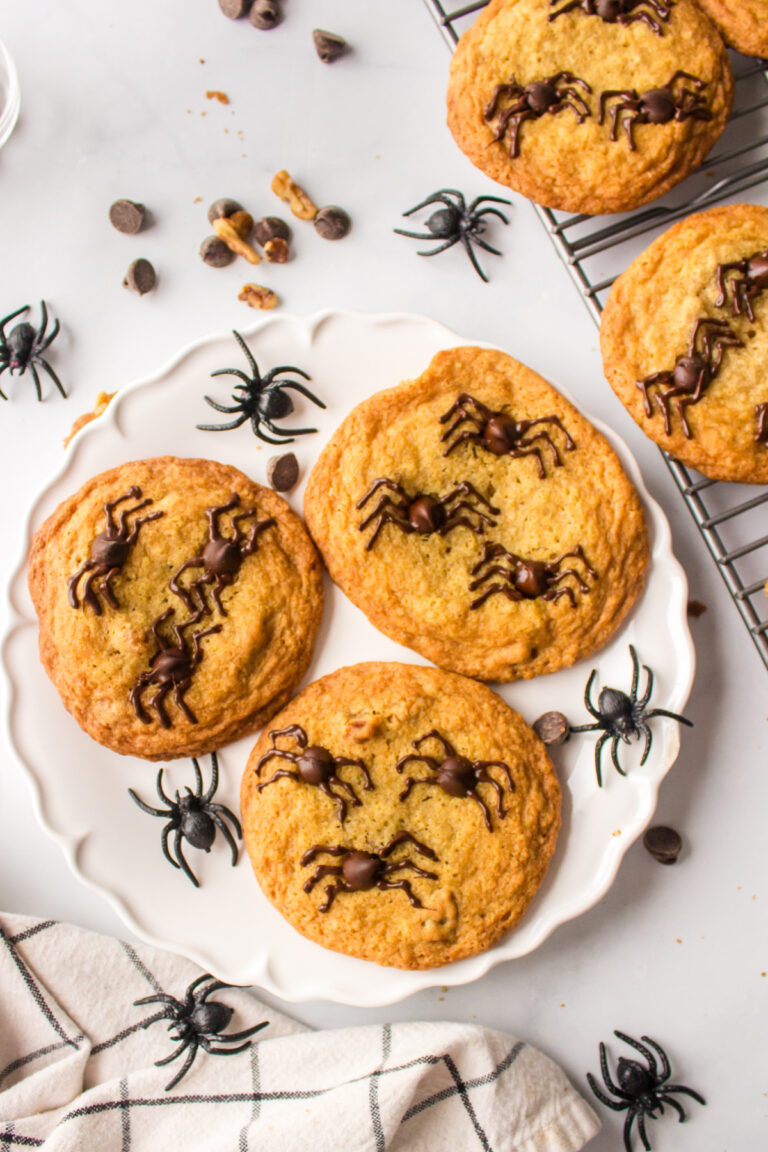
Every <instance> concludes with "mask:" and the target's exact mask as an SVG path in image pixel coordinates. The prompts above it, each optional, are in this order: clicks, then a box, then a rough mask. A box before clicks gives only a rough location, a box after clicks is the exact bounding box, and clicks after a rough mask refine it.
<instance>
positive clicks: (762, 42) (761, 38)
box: [696, 0, 768, 57]
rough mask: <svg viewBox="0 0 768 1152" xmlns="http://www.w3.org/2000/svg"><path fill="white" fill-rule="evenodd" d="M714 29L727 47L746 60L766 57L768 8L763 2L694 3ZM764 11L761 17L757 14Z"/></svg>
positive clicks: (716, 0)
mask: <svg viewBox="0 0 768 1152" xmlns="http://www.w3.org/2000/svg"><path fill="white" fill-rule="evenodd" d="M696 3H697V4H698V5H699V7H700V8H703V9H704V11H705V12H706V14H707V16H709V18H710V19H711V20H713V21H714V23H715V24H716V25H717V27H718V29H719V31H720V33H721V35H722V37H723V39H724V40H725V42H726V44H728V45H729V47H731V48H735V49H736V51H737V52H742V53H743V54H744V55H745V56H758V57H764V56H765V57H768V7H766V4H765V0H757V3H756V4H752V3H750V0H746V2H744V0H696ZM759 6H760V7H762V8H763V13H762V15H761V13H760V12H759V11H758V10H757V8H758V7H759Z"/></svg>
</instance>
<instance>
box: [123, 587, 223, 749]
mask: <svg viewBox="0 0 768 1152" xmlns="http://www.w3.org/2000/svg"><path fill="white" fill-rule="evenodd" d="M172 615H173V608H168V609H166V611H165V612H163V614H162V615H161V616H158V618H157V620H155V622H154V623H153V625H152V634H153V635H154V637H155V640H156V641H157V646H158V647H157V652H156V653H155V655H154V656H153V657H152V659H151V660H150V665H149V668H148V669H147V670H146V672H142V673H141V675H140V676H139V678H138V679H137V681H136V683H135V684H134V686H133V688H132V689H131V693H130V701H131V704H132V705H133V708H134V711H135V712H136V715H137V717H138V718H139V720H141V722H142V724H151V723H152V717H151V716H150V715H149V713H148V712H147V711H146V709H145V708H144V705H143V702H142V696H143V694H144V692H145V690H146V689H147V688H149V687H150V685H153V684H156V685H157V692H155V695H154V696H153V697H152V700H151V701H150V707H151V708H152V709H154V712H155V715H156V716H157V718H158V720H159V721H160V723H161V724H162V726H163V728H170V727H171V721H170V719H169V717H168V713H167V712H166V711H165V708H164V706H163V701H164V700H165V697H166V696H167V695H168V693H169V692H171V691H173V698H174V700H175V701H176V704H177V706H178V707H179V709H180V710H181V711H182V712H183V713H184V715H185V716H186V718H187V720H189V722H190V724H197V717H196V716H195V714H194V712H193V711H192V709H191V708H190V707H189V705H188V704H187V702H186V700H185V699H184V695H185V693H186V692H187V691H188V689H189V687H190V684H191V683H192V675H193V673H194V671H195V668H196V667H197V666H198V664H199V663H200V661H201V660H202V658H203V650H202V648H201V647H200V641H201V640H202V639H203V638H204V637H205V636H211V635H212V634H213V633H214V632H220V631H221V625H220V624H216V625H214V627H213V628H206V629H205V631H203V632H193V634H192V647H191V649H190V648H189V646H188V644H187V641H186V640H185V638H184V635H183V630H184V629H185V628H188V627H189V626H190V625H191V624H194V623H195V620H194V619H192V618H190V619H189V620H185V621H184V623H183V624H174V625H173V633H174V636H175V639H176V643H175V644H171V643H169V642H168V640H167V639H166V638H165V636H163V634H162V632H160V625H161V624H162V623H163V622H164V621H165V620H167V619H168V617H169V616H172Z"/></svg>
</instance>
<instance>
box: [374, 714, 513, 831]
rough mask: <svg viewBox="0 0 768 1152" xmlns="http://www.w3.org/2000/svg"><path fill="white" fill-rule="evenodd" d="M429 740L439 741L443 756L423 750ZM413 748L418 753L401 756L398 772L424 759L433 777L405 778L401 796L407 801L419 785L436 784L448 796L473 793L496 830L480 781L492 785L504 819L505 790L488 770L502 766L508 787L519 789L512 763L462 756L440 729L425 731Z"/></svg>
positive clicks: (471, 795)
mask: <svg viewBox="0 0 768 1152" xmlns="http://www.w3.org/2000/svg"><path fill="white" fill-rule="evenodd" d="M427 740H437V741H438V742H439V744H440V745H441V747H442V756H441V757H440V758H438V757H437V756H426V755H424V753H423V752H420V751H419V749H420V748H421V745H422V744H424V743H425V742H426V741H427ZM412 747H413V748H415V750H416V751H415V752H411V753H409V754H408V755H407V756H401V758H400V759H399V760H398V762H397V764H396V765H395V768H396V769H397V771H398V772H402V771H403V769H404V768H405V766H406V765H407V764H412V763H415V762H421V763H422V764H426V766H427V768H428V769H429V770H430V772H433V773H434V775H433V776H421V777H414V776H408V777H406V781H405V788H404V789H403V791H402V792H401V793H400V799H401V800H405V799H406V798H407V797H408V796H409V795H410V793H411V790H412V789H413V788H414V787H415V785H416V784H428V785H432V784H435V785H437V786H438V787H439V788H442V790H443V792H445V793H446V794H447V795H448V796H455V797H458V798H460V799H464V798H465V797H466V796H469V797H470V799H471V800H474V802H475V804H477V805H478V807H479V808H480V809H481V811H482V813H483V820H484V822H485V826H486V828H487V829H488V831H489V832H493V826H492V824H491V813H490V812H489V810H488V805H487V804H486V803H485V801H484V800H483V798H482V796H481V795H480V793H479V792H478V785H479V784H490V786H491V787H492V788H493V789H494V791H495V792H496V815H497V816H498V817H499V819H500V820H503V819H504V817H505V816H506V811H505V809H504V790H503V788H502V786H501V784H499V782H498V780H494V778H493V776H491V774H490V772H489V771H488V769H489V768H501V769H502V771H503V772H504V775H505V777H506V781H507V787H508V788H509V790H510V792H514V790H515V782H514V780H513V779H512V773H511V771H510V768H509V765H508V764H505V763H504V761H503V760H470V759H468V758H467V757H466V756H461V755H459V753H458V752H457V751H456V749H455V748H454V746H453V744H451V742H450V740H447V739H446V738H445V736H442V735H441V734H440V733H439V732H438V731H437V729H436V728H433V729H432V731H431V732H427V733H425V735H424V736H420V737H419V738H418V740H414V741H413V744H412Z"/></svg>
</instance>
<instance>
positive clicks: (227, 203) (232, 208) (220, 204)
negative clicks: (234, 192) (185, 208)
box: [208, 196, 243, 224]
mask: <svg viewBox="0 0 768 1152" xmlns="http://www.w3.org/2000/svg"><path fill="white" fill-rule="evenodd" d="M242 211H243V206H242V204H238V202H237V200H229V199H228V198H227V197H226V196H225V197H223V198H222V199H221V200H214V202H213V204H211V206H210V208H209V209H208V223H209V224H213V222H214V220H220V219H221V217H222V216H233V215H234V214H235V212H242Z"/></svg>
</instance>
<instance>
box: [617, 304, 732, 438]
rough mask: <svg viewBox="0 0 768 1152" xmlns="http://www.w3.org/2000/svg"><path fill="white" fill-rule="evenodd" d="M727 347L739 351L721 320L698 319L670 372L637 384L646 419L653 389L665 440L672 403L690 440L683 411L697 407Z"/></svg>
mask: <svg viewBox="0 0 768 1152" xmlns="http://www.w3.org/2000/svg"><path fill="white" fill-rule="evenodd" d="M728 347H733V348H742V347H743V342H742V341H741V340H740V339H739V338H738V336H737V335H736V333H735V332H733V331H732V329H731V327H730V325H729V324H727V323H726V321H725V320H711V319H708V318H706V317H700V318H699V319H698V320H697V321H696V323H695V324H694V326H693V330H692V332H691V339H690V341H689V343H688V350H687V352H686V354H685V355H684V356H679V357H678V358H677V360H676V362H675V366H674V368H672V369H671V370H665V371H662V372H653V373H652V374H651V375H650V376H646V377H645V379H644V380H638V381H637V387H638V388H639V389H640V390H641V392H642V393H643V404H644V407H645V414H646V416H648V417H650V416H652V414H653V409H652V407H651V397H650V395H649V389H650V388H652V387H657V388H658V391H657V392H656V393H655V394H654V399H655V401H656V405H657V407H658V409H659V411H660V412H661V414H662V416H663V417H664V431H665V432H666V434H667V435H668V436H669V435H670V433H671V431H672V425H671V418H670V412H669V405H670V402H671V401H673V400H674V401H676V403H675V408H676V410H677V414H678V416H679V417H680V423H681V425H682V429H683V433H684V435H685V436H686V437H687V438H688V439H689V440H690V439H691V438H692V436H693V433H692V432H691V429H690V427H689V425H688V421H687V419H686V415H685V409H686V408H687V407H689V406H690V405H692V404H698V402H699V400H701V399H702V397H703V395H704V393H705V392H706V390H707V388H708V387H709V385H710V384H711V383H712V381H713V380H714V378H715V377H716V376H717V373H718V372H719V371H720V366H721V364H722V361H723V354H724V352H725V349H726V348H728Z"/></svg>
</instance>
